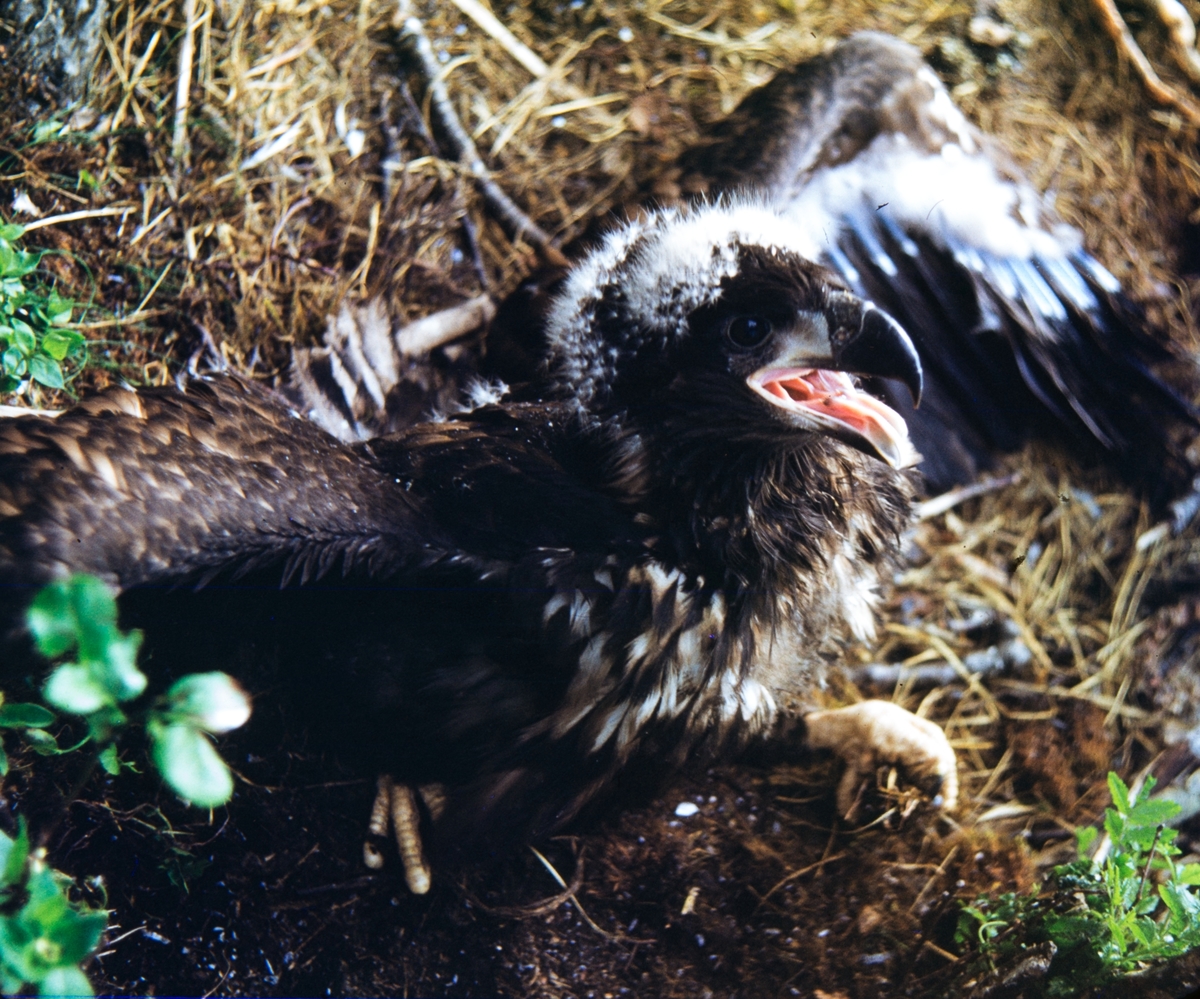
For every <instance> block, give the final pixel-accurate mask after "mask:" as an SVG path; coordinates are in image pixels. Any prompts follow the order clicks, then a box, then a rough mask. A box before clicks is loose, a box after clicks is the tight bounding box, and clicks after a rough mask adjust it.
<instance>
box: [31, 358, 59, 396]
mask: <svg viewBox="0 0 1200 999" xmlns="http://www.w3.org/2000/svg"><path fill="white" fill-rule="evenodd" d="M29 374H30V375H31V376H32V377H33V379H34V380H35V381H38V382H41V383H42V384H43V385H45V386H46V387H47V388H53V389H60V388H62V387H63V386H64V385H65V384H66V382H64V381H63V373H62V368H61V367H60V366H59V363H58V361H56V360H55V359H54V358H53V357H50V356H49V355H47V354H34V355H33V357H31V358H30V359H29Z"/></svg>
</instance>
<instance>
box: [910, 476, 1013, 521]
mask: <svg viewBox="0 0 1200 999" xmlns="http://www.w3.org/2000/svg"><path fill="white" fill-rule="evenodd" d="M1020 481H1021V473H1020V472H1013V474H1012V475H1005V476H1004V477H1003V478H999V479H984V480H983V481H981V482H975V483H972V484H971V485H969V486H959V487H958V488H957V489H951V490H950V491H949V492H945V493H942V494H941V496H935V497H933V499H928V500H926V501H925V502H924V503H918V504H917V520H929V519H930V518H931V517H936V516H938V515H939V514H943V513H945V512H946V511H947V510H953V509H954V508H955V507H956V506H958V504H959V503H965V502H966V501H967V500H969V499H974V498H975V497H976V496H983V495H985V494H986V493H994V492H998V491H999V490H1001V489H1007V488H1008V487H1009V486H1011V485H1015V484H1016V483H1018V482H1020Z"/></svg>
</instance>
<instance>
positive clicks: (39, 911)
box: [21, 864, 71, 936]
mask: <svg viewBox="0 0 1200 999" xmlns="http://www.w3.org/2000/svg"><path fill="white" fill-rule="evenodd" d="M37 866H38V865H35V864H31V865H30V870H31V873H30V875H29V878H28V879H27V880H26V882H25V885H26V888H27V889H28V891H29V900H28V901H27V902H26V903H25V907H24V908H23V909H22V910H21V918H22V919H26V920H29V921H31V922H33V923H36V924H37V926H38V927H39V928H40V929H41V930H42V931H43V933H44V932H45V931H46V930H48V929H50V927H52V926H53V925H54V924H55V923H56V922H58V920H59V919H61V918H62V917H63V916H64V915H65V914H66V913H68V912H70V911H71V908H70V905H68V903H67V898H66V896H65V895H64V894H63V893H62V889H61V888H60V887H59V886H58V880H57V879H56V878H55V876H54V872H53V871H52V870H50V869H49V868H47V867H41V869H40V870H34V869H33V868H35V867H37ZM40 935H42V934H39V936H40Z"/></svg>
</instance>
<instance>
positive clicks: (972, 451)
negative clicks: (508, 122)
mask: <svg viewBox="0 0 1200 999" xmlns="http://www.w3.org/2000/svg"><path fill="white" fill-rule="evenodd" d="M682 169H683V172H684V173H685V175H686V174H689V173H690V175H691V178H692V179H691V182H690V185H689V186H696V183H697V181H696V179H695V178H696V177H697V176H698V177H700V178H702V179H703V180H704V181H705V182H707V184H708V190H709V191H710V193H712V194H725V193H728V194H734V195H739V196H750V197H753V198H764V197H765V198H766V199H767V200H768V201H769V202H771V203H773V204H774V205H775V206H777V208H778V210H779V211H781V212H782V213H784V214H786V215H788V217H789V218H791V219H792V220H793V221H795V222H796V224H797V225H799V226H801V227H803V228H805V229H806V231H807V232H808V233H809V235H810V236H811V238H812V241H813V244H814V246H816V247H818V248H819V252H820V254H821V255H822V257H823V258H824V262H825V263H827V264H828V265H829V266H831V267H832V268H833V269H834V270H836V271H838V272H839V273H840V274H841V275H842V277H843V278H844V279H845V281H846V282H847V283H848V284H849V285H850V286H851V287H852V288H853V289H854V290H855V291H856V292H858V293H859V294H863V295H866V296H868V297H870V298H873V299H874V300H875V301H877V302H878V303H879V304H880V305H881V306H883V307H884V308H885V309H888V310H889V311H891V312H893V314H894V315H895V316H896V318H897V319H898V320H899V321H900V322H901V324H902V325H904V326H905V328H906V329H907V330H908V332H909V334H910V336H912V338H913V340H914V342H915V343H916V344H917V347H918V350H919V352H920V353H921V358H922V362H923V363H924V365H925V369H926V371H927V372H929V373H930V374H931V378H930V382H931V384H930V386H929V388H928V389H927V393H928V394H927V399H928V402H927V404H926V408H925V409H923V410H921V411H919V412H913V411H912V410H911V407H907V406H905V405H904V404H903V402H902V398H901V396H900V393H898V392H894V391H889V392H887V393H886V394H887V395H888V396H889V398H890V399H892V400H894V401H896V402H898V403H899V404H900V405H901V408H902V409H906V410H907V412H906V416H907V417H908V419H909V420H910V427H911V428H912V430H913V436H914V441H915V443H916V444H917V446H918V448H919V449H920V450H921V451H922V453H923V454H924V455H925V456H926V464H925V466H924V470H925V472H926V476H927V478H928V479H929V480H930V482H931V485H933V486H934V487H939V488H940V487H944V486H948V485H950V484H952V483H953V482H955V481H962V480H965V479H968V478H970V477H972V476H973V475H974V474H975V473H976V472H977V471H978V470H979V469H980V468H981V467H983V466H986V465H987V464H988V463H989V462H990V460H991V458H992V455H993V454H994V452H995V451H1008V450H1012V449H1013V448H1015V447H1016V446H1018V445H1019V444H1020V443H1021V441H1023V440H1024V439H1025V438H1026V437H1028V436H1029V435H1030V434H1031V433H1035V434H1046V433H1058V434H1060V435H1062V434H1065V435H1067V436H1068V438H1070V439H1072V440H1073V441H1075V442H1085V443H1087V444H1088V445H1089V446H1090V447H1091V448H1092V449H1093V450H1094V451H1096V452H1097V453H1100V454H1107V455H1108V456H1109V458H1110V460H1112V461H1113V462H1114V463H1115V464H1116V465H1117V467H1118V468H1119V469H1120V470H1121V471H1122V472H1123V473H1124V474H1125V475H1127V476H1128V477H1130V478H1131V479H1133V480H1136V481H1141V482H1145V483H1152V484H1155V485H1157V486H1158V487H1160V489H1162V491H1164V492H1171V491H1176V490H1178V488H1180V487H1181V486H1182V485H1184V484H1185V483H1186V482H1187V481H1188V479H1190V477H1191V470H1190V468H1189V467H1188V462H1187V461H1186V459H1185V458H1184V455H1183V446H1182V440H1183V438H1184V437H1185V436H1186V432H1187V431H1189V430H1190V431H1194V429H1195V428H1196V427H1197V426H1198V425H1200V421H1198V419H1197V411H1196V410H1195V408H1193V407H1192V406H1191V405H1190V404H1189V403H1188V402H1187V401H1186V400H1184V399H1183V398H1182V397H1181V396H1180V394H1179V393H1178V392H1177V391H1175V390H1174V389H1173V388H1172V387H1171V386H1170V385H1168V384H1167V383H1166V382H1165V381H1164V380H1163V379H1162V378H1160V377H1159V375H1158V374H1156V373H1155V371H1154V370H1153V365H1155V364H1156V363H1159V362H1162V361H1166V360H1169V359H1171V358H1172V357H1173V355H1172V353H1171V351H1170V350H1168V349H1167V348H1166V347H1165V345H1164V344H1163V343H1162V342H1160V341H1159V340H1158V339H1156V338H1155V337H1154V336H1152V335H1151V334H1150V332H1149V330H1148V325H1147V322H1146V319H1145V317H1144V315H1143V314H1142V313H1141V311H1140V310H1139V309H1138V308H1137V307H1136V306H1134V305H1133V304H1132V303H1131V302H1130V301H1129V300H1128V299H1127V298H1126V297H1125V296H1124V295H1123V293H1122V291H1121V287H1120V283H1119V282H1118V281H1117V280H1116V279H1115V278H1114V277H1113V276H1112V275H1111V274H1110V273H1109V272H1108V271H1107V270H1105V269H1104V267H1103V266H1102V265H1101V264H1100V263H1099V262H1098V261H1096V260H1095V259H1094V258H1093V257H1091V256H1090V255H1089V254H1088V253H1086V252H1085V251H1084V250H1083V249H1082V248H1081V244H1082V237H1081V235H1080V234H1079V233H1078V232H1077V231H1076V230H1074V229H1072V228H1071V227H1069V226H1066V225H1064V224H1063V223H1062V222H1061V221H1060V220H1059V219H1058V218H1057V217H1056V216H1055V215H1054V213H1053V211H1052V209H1050V208H1049V206H1048V205H1047V204H1045V203H1044V200H1043V199H1041V198H1040V197H1039V196H1038V195H1037V194H1036V192H1034V191H1033V189H1032V188H1031V187H1030V186H1029V184H1028V183H1027V182H1026V181H1025V180H1024V179H1023V178H1022V177H1021V176H1020V174H1019V171H1017V170H1016V169H1015V168H1014V167H1013V166H1012V165H1011V164H1009V163H1008V162H1007V161H1006V158H1005V157H1004V155H1003V153H1002V152H1001V151H1000V150H999V149H998V148H997V147H996V146H995V145H994V144H993V143H991V142H990V140H988V139H987V138H986V137H985V136H983V135H982V134H981V133H979V132H978V130H976V129H975V128H974V127H973V126H972V125H970V124H969V123H968V122H967V120H966V119H965V118H964V117H963V116H962V115H961V113H959V112H958V111H957V109H955V108H954V106H953V104H952V103H951V101H950V97H949V95H948V93H947V92H946V90H945V88H944V87H943V86H942V84H941V83H940V81H938V79H937V77H936V76H935V75H934V73H933V72H932V70H930V69H929V67H928V66H926V65H925V64H924V62H923V61H922V60H921V58H920V54H919V53H918V52H917V50H916V49H915V48H913V47H911V46H909V45H907V44H906V43H904V42H901V41H899V40H897V39H894V38H890V37H888V36H885V35H879V34H873V33H867V32H864V33H862V34H859V35H855V36H853V37H852V38H850V39H848V40H847V41H845V42H843V43H841V44H840V45H839V46H838V47H837V48H836V49H834V50H833V52H832V53H831V54H829V55H828V56H825V57H821V58H818V59H814V60H811V61H810V62H808V63H804V64H802V65H800V66H798V67H796V68H794V69H792V70H786V71H784V72H782V73H780V74H778V75H777V76H776V77H775V79H774V80H772V81H771V82H770V83H768V84H767V85H766V86H765V87H762V88H760V89H759V90H757V91H754V92H753V93H752V94H751V95H750V96H749V97H747V98H746V100H745V101H743V103H742V105H740V106H739V107H738V108H737V109H736V110H735V111H734V112H733V114H732V115H731V116H730V118H729V119H727V120H726V121H725V122H722V123H720V124H718V125H717V126H716V127H715V128H714V129H713V130H712V134H711V136H710V139H709V140H708V141H707V142H706V144H705V145H704V146H702V147H699V148H697V149H696V150H694V151H693V152H692V153H690V154H688V155H687V156H685V158H684V160H683V161H682ZM1195 380H1196V379H1194V378H1193V382H1194V381H1195ZM1190 388H1194V385H1193V386H1190Z"/></svg>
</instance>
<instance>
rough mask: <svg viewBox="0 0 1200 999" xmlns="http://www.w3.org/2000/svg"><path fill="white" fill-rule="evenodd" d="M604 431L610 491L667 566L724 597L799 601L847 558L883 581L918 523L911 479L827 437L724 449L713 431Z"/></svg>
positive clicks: (614, 426) (611, 426) (615, 423)
mask: <svg viewBox="0 0 1200 999" xmlns="http://www.w3.org/2000/svg"><path fill="white" fill-rule="evenodd" d="M706 430H707V432H706ZM602 433H603V434H604V436H605V437H607V446H606V448H605V451H606V460H607V468H606V470H605V473H604V478H605V487H606V489H607V491H609V492H610V493H612V494H614V495H615V496H616V497H617V498H618V499H619V500H620V501H621V502H622V503H623V504H624V505H625V506H626V507H627V508H629V509H632V510H635V511H636V516H638V518H639V520H640V521H641V522H643V523H644V524H645V525H646V526H647V527H648V528H649V529H650V530H651V531H652V533H654V534H655V536H656V537H657V539H658V540H657V542H656V544H657V546H658V549H659V551H660V552H661V554H662V555H663V557H665V558H667V559H669V560H670V561H673V562H676V563H677V564H679V565H680V566H681V567H684V568H687V569H692V570H694V571H696V572H697V573H699V574H702V575H704V576H705V578H707V579H709V580H712V581H714V582H716V581H720V584H719V585H722V586H724V587H725V588H726V589H727V590H730V589H732V590H734V591H736V592H740V593H759V594H763V595H771V594H775V593H780V592H785V593H796V592H797V587H801V588H804V587H811V586H812V582H813V580H820V579H822V578H823V577H825V574H826V571H827V570H829V569H831V568H832V567H833V565H834V563H835V562H837V561H838V560H839V559H842V558H849V559H850V560H851V561H852V562H854V563H855V564H862V565H865V566H866V567H867V571H868V573H869V574H871V575H873V576H875V577H877V576H878V574H879V573H880V572H882V571H883V570H885V569H886V568H887V567H888V566H889V565H890V564H891V561H892V559H893V557H894V554H893V553H894V552H895V551H896V550H897V548H898V544H899V537H900V534H901V532H903V531H904V530H905V529H906V528H907V527H908V525H909V523H910V519H911V507H912V498H913V494H914V483H913V478H912V476H911V474H910V473H907V472H898V471H895V470H893V469H891V468H889V467H888V466H887V465H885V464H884V463H883V462H881V461H877V460H876V459H874V458H870V457H868V456H866V455H864V454H861V453H860V452H858V451H855V450H853V449H851V448H849V447H846V446H845V445H843V444H840V443H838V442H837V441H834V440H832V439H830V438H828V437H824V436H821V435H816V434H813V435H805V436H803V437H798V438H796V439H793V440H791V441H780V440H779V439H778V438H775V439H763V440H757V441H756V440H741V441H733V440H731V441H730V442H729V443H728V444H726V445H725V446H721V445H720V444H719V442H715V441H714V439H713V434H712V431H711V429H708V428H703V427H697V426H695V425H692V426H687V425H674V423H673V421H669V420H668V421H664V422H663V423H662V424H661V425H660V426H659V427H658V428H657V429H654V430H645V429H643V430H638V431H633V430H629V429H628V428H627V427H625V426H623V424H622V421H620V420H615V419H614V420H612V421H610V422H609V423H607V424H606V425H605V427H604V430H603V431H602ZM731 595H732V594H731Z"/></svg>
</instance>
